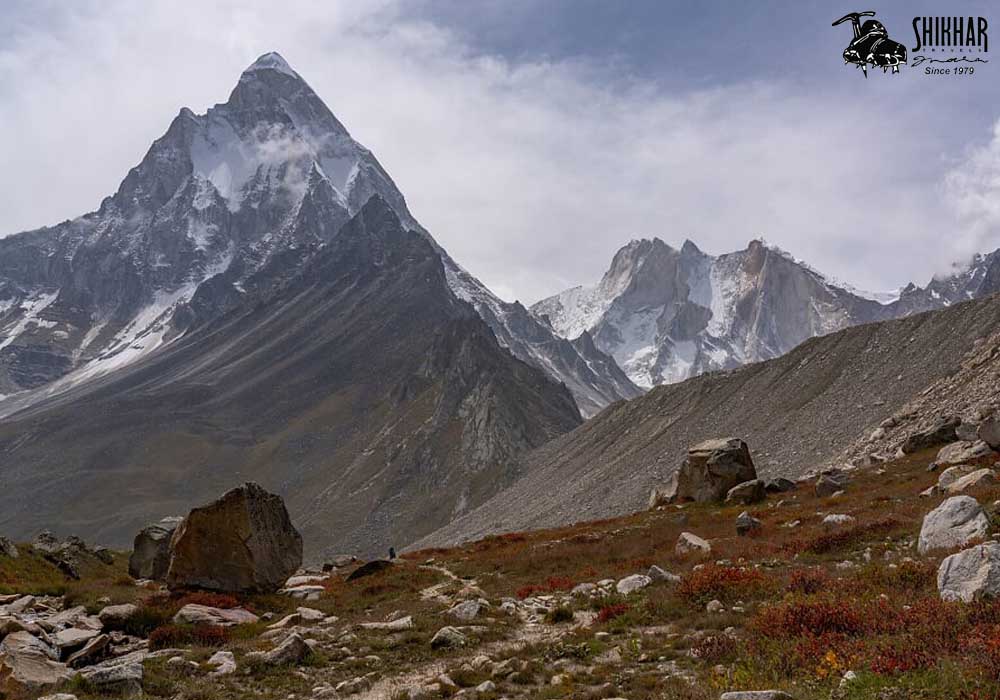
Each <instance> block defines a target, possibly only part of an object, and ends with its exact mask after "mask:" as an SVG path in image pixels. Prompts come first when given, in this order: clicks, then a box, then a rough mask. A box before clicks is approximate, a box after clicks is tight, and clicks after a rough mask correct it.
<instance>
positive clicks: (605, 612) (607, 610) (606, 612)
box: [597, 603, 628, 622]
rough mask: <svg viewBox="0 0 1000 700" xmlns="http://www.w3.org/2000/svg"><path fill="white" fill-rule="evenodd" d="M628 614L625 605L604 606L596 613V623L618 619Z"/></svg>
mask: <svg viewBox="0 0 1000 700" xmlns="http://www.w3.org/2000/svg"><path fill="white" fill-rule="evenodd" d="M627 612H628V606H627V605H625V603H618V604H616V605H605V606H604V607H603V608H601V610H600V611H599V612H598V613H597V621H598V622H607V621H608V620H613V619H615V618H616V617H620V616H621V615H624V614H625V613H627Z"/></svg>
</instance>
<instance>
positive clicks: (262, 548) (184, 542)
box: [167, 483, 302, 592]
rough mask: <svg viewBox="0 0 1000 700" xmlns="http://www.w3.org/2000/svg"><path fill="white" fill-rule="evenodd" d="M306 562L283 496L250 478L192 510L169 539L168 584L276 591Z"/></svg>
mask: <svg viewBox="0 0 1000 700" xmlns="http://www.w3.org/2000/svg"><path fill="white" fill-rule="evenodd" d="M301 564H302V536H301V535H299V533H298V531H297V530H296V529H295V527H294V526H293V525H292V521H291V519H290V518H289V517H288V511H287V510H286V509H285V504H284V502H283V501H282V500H281V497H280V496H276V495H274V494H271V493H268V492H267V491H265V490H264V489H263V488H261V487H260V486H259V485H257V484H254V483H246V484H243V485H242V486H240V487H237V488H235V489H232V490H231V491H227V492H226V493H225V494H223V496H222V497H221V498H219V499H218V500H217V501H214V502H213V503H209V504H208V505H206V506H202V507H200V508H195V509H194V510H192V511H191V512H190V513H189V514H188V516H187V517H186V518H184V521H183V522H182V523H181V524H180V525H178V527H177V530H176V532H174V535H173V539H172V540H171V543H170V566H169V569H168V571H167V584H168V585H169V586H170V587H171V588H184V587H194V588H206V589H209V590H216V591H231V592H249V591H253V592H274V591H277V590H278V589H279V588H281V586H282V584H284V582H285V581H286V580H287V579H288V577H289V576H291V575H292V574H293V573H295V571H296V570H297V569H298V568H299V566H301Z"/></svg>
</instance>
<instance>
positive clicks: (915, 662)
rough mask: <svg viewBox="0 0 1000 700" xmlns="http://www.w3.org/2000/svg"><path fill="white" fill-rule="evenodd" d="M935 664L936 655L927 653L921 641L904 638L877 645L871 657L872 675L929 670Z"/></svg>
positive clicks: (909, 637) (910, 637)
mask: <svg viewBox="0 0 1000 700" xmlns="http://www.w3.org/2000/svg"><path fill="white" fill-rule="evenodd" d="M936 663H937V655H936V654H933V653H931V652H930V651H928V650H927V648H926V647H925V646H924V645H923V643H922V640H921V639H915V638H914V637H912V636H906V637H902V638H900V639H893V640H890V641H887V642H883V643H882V644H880V645H878V646H877V648H876V650H875V653H874V655H873V656H872V660H871V670H872V672H873V673H878V674H880V675H885V676H891V675H896V674H898V673H906V672H907V671H916V670H919V669H925V668H931V667H933V666H934V665H935V664H936Z"/></svg>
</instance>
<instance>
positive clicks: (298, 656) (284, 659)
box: [246, 633, 311, 666]
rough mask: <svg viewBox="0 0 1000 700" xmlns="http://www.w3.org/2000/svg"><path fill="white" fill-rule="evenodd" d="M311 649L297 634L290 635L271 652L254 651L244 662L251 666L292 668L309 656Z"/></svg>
mask: <svg viewBox="0 0 1000 700" xmlns="http://www.w3.org/2000/svg"><path fill="white" fill-rule="evenodd" d="M310 652H311V649H310V648H309V645H308V644H306V642H305V640H304V639H303V638H302V637H301V636H299V635H298V634H295V633H293V634H290V635H289V636H288V638H287V639H285V641H283V642H282V643H281V644H279V645H278V646H276V647H275V648H274V649H272V650H271V651H255V652H250V653H249V654H247V655H246V660H247V661H248V662H249V663H251V664H253V663H259V664H266V665H268V666H293V665H295V664H298V663H301V662H302V661H303V660H304V659H305V658H306V657H307V656H309V654H310Z"/></svg>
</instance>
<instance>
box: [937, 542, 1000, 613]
mask: <svg viewBox="0 0 1000 700" xmlns="http://www.w3.org/2000/svg"><path fill="white" fill-rule="evenodd" d="M937 587H938V593H939V594H940V595H941V599H942V600H946V601H962V602H964V603H971V602H972V601H974V600H985V599H992V598H997V597H998V596H1000V544H997V543H996V542H987V543H986V544H981V545H978V546H976V547H972V548H970V549H966V550H963V551H961V552H959V553H957V554H952V555H951V556H950V557H948V558H946V559H945V560H944V561H943V562H941V566H940V567H939V568H938V574H937Z"/></svg>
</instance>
